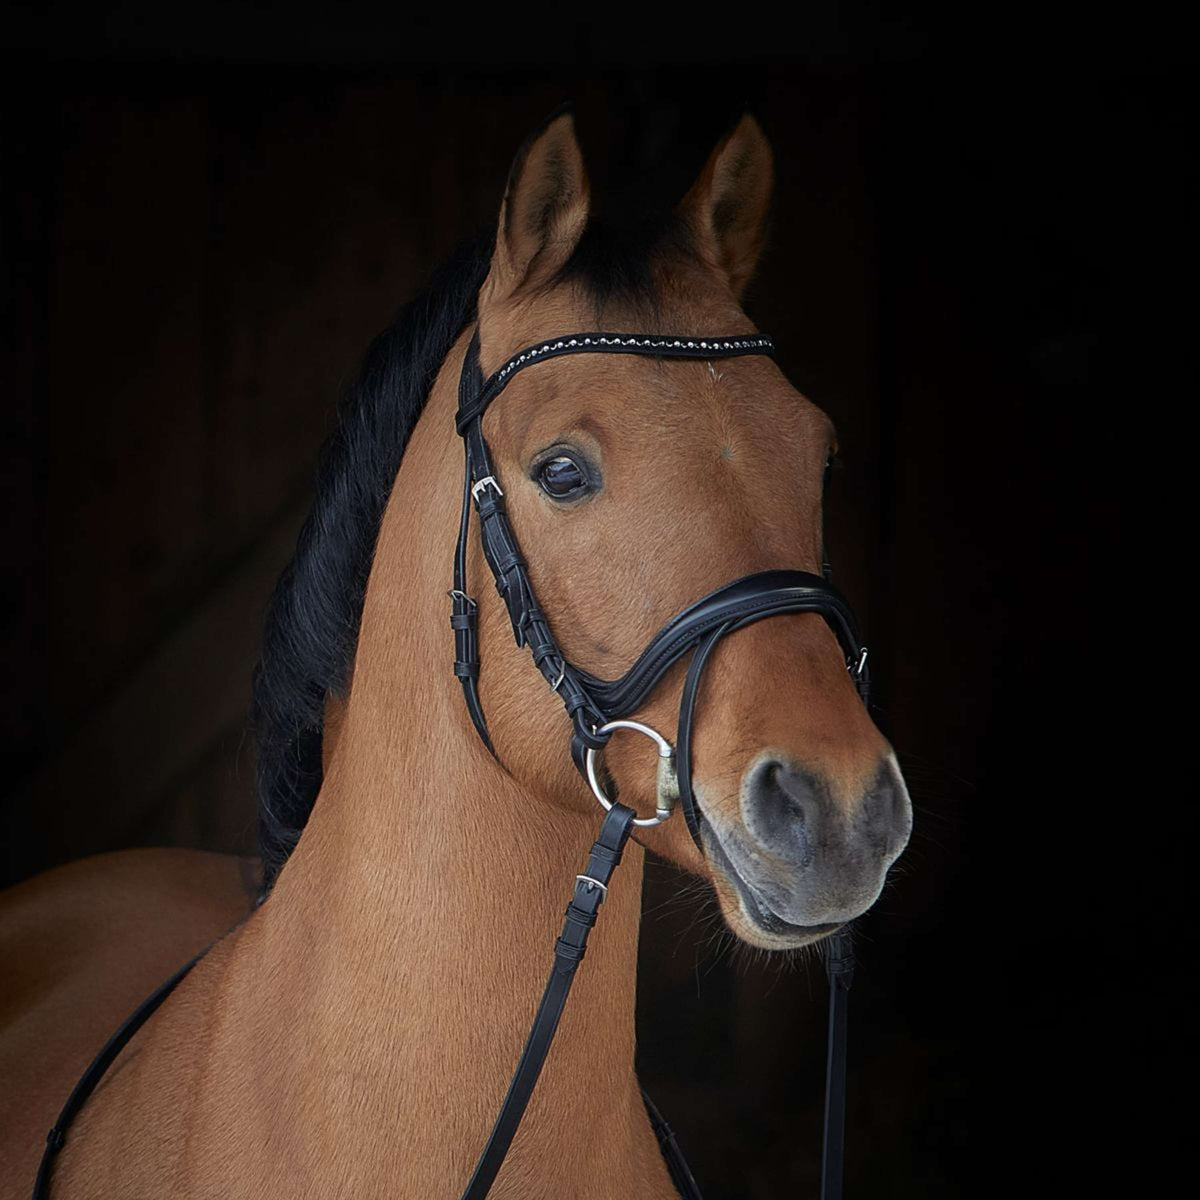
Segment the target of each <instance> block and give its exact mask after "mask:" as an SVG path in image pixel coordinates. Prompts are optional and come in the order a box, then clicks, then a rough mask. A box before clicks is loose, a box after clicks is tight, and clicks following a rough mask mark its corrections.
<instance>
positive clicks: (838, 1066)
mask: <svg viewBox="0 0 1200 1200" xmlns="http://www.w3.org/2000/svg"><path fill="white" fill-rule="evenodd" d="M774 350H775V346H774V343H773V342H772V341H771V339H770V338H769V337H766V336H764V335H763V334H758V333H752V334H737V335H734V336H730V337H675V336H673V335H663V334H629V333H603V332H600V333H573V334H565V335H563V336H562V337H558V338H551V339H550V340H549V341H545V342H540V343H538V344H537V345H536V346H529V347H527V348H526V349H524V350H521V351H519V352H518V353H517V354H515V355H513V357H512V358H510V359H509V360H508V361H507V362H505V363H504V365H503V366H501V367H500V368H499V369H498V370H496V371H495V372H493V373H492V374H491V375H490V376H489V377H488V378H487V379H484V377H483V372H482V369H481V368H480V364H479V330H478V327H477V328H476V330H475V332H474V335H473V336H472V338H471V340H470V343H469V344H468V346H467V350H466V354H465V356H464V358H463V365H462V372H461V374H460V376H459V384H458V415H457V419H456V426H457V428H458V432H459V434H460V435H461V437H462V439H463V447H464V452H465V456H466V468H465V471H464V478H463V499H462V515H461V518H460V521H459V531H458V544H457V546H456V548H455V554H454V589H453V591H451V593H450V596H451V601H452V608H451V617H450V624H451V627H452V628H453V630H454V636H455V650H456V656H455V663H454V673H455V675H457V676H458V678H459V680H460V682H461V683H462V687H463V695H464V698H465V700H466V704H467V711H468V712H469V713H470V715H471V721H472V723H473V724H474V726H475V728H476V730H477V731H478V733H479V736H480V737H481V738H482V739H483V742H484V745H486V746H487V748H488V749H489V750H490V751H491V752H492V753H493V754H495V748H494V747H493V745H492V740H491V737H490V735H489V733H488V728H487V721H486V719H485V717H484V712H483V705H482V703H481V702H480V698H479V640H478V634H477V628H476V624H477V617H478V605H477V603H476V601H475V600H474V599H473V598H472V597H471V596H470V595H469V593H468V590H467V539H468V533H469V528H470V519H471V508H472V506H474V508H475V511H476V513H477V515H478V519H479V528H480V538H481V541H482V544H483V554H484V558H485V559H486V560H487V564H488V566H489V567H490V569H491V572H492V575H493V577H494V578H495V581H496V590H497V591H498V592H499V593H500V596H501V597H502V599H503V600H504V603H505V607H506V608H507V609H508V617H509V620H510V622H511V623H512V629H513V635H514V637H515V638H516V641H517V645H518V646H528V647H529V650H530V653H531V654H532V655H533V661H534V663H535V664H536V666H537V668H538V670H539V671H540V672H541V673H542V676H543V677H544V678H545V680H546V682H547V683H548V684H549V685H550V687H551V689H552V690H553V691H554V692H555V693H556V694H557V695H558V697H559V699H560V700H562V702H563V706H564V707H565V708H566V711H567V716H568V717H569V718H570V721H571V752H572V757H573V759H574V761H575V764H576V766H577V767H578V768H579V770H580V771H581V772H582V773H583V774H584V777H585V778H586V779H587V780H588V782H589V784H590V786H591V787H592V790H593V791H594V792H595V794H596V796H597V798H598V799H599V800H600V802H601V803H602V804H604V805H605V807H606V808H607V809H608V815H607V816H606V817H605V819H604V823H603V825H602V826H601V830H600V836H599V838H598V839H597V841H596V843H595V845H594V846H593V847H592V852H591V856H590V858H589V861H588V866H587V870H586V871H585V872H584V874H582V875H580V876H578V877H577V878H576V886H575V893H574V896H573V897H572V899H571V902H570V904H568V906H567V914H566V923H565V925H564V927H563V933H562V935H561V936H560V937H559V939H558V941H557V942H556V943H555V963H554V968H553V970H552V971H551V974H550V980H549V982H548V983H547V985H546V991H545V993H544V994H543V997H542V1002H541V1005H540V1006H539V1008H538V1012H537V1016H536V1017H535V1018H534V1023H533V1027H532V1028H531V1030H530V1033H529V1038H528V1040H527V1042H526V1044H525V1049H524V1051H523V1052H522V1054H521V1059H520V1061H519V1062H518V1064H517V1069H516V1072H515V1074H514V1076H513V1080H512V1083H511V1084H510V1085H509V1090H508V1094H507V1095H506V1096H505V1099H504V1103H503V1105H502V1107H501V1110H500V1115H499V1117H498V1118H497V1120H496V1124H495V1126H494V1127H493V1129H492V1133H491V1136H490V1137H489V1139H488V1143H487V1146H486V1147H485V1149H484V1152H483V1154H482V1156H481V1157H480V1159H479V1162H478V1164H477V1165H476V1168H475V1172H474V1174H473V1176H472V1178H471V1181H470V1183H469V1184H468V1186H467V1189H466V1191H465V1192H463V1195H462V1200H483V1197H485V1196H486V1195H487V1193H488V1190H489V1188H490V1187H491V1184H492V1181H493V1180H494V1179H495V1177H496V1172H497V1171H498V1170H499V1169H500V1164H501V1163H502V1162H503V1161H504V1155H505V1153H506V1152H507V1150H508V1147H509V1145H510V1144H511V1142H512V1138H513V1136H514V1135H515V1133H516V1129H517V1126H518V1124H519V1123H520V1120H521V1116H522V1114H523V1113H524V1110H525V1106H526V1104H527V1103H528V1101H529V1097H530V1095H531V1094H532V1092H533V1086H534V1084H535V1083H536V1081H537V1077H538V1073H539V1072H540V1070H541V1067H542V1064H543V1063H544V1061H545V1057H546V1054H547V1052H548V1051H549V1048H550V1042H551V1040H552V1039H553V1037H554V1032H555V1029H556V1027H557V1024H558V1019H559V1016H560V1015H561V1013H562V1009H563V1005H564V1004H565V1002H566V997H567V993H568V992H569V990H570V986H571V980H572V978H573V976H574V973H575V969H576V968H577V967H578V965H579V962H580V960H581V959H582V957H583V953H584V950H585V949H586V945H587V936H588V933H589V931H590V929H591V927H592V925H593V924H594V923H595V920H596V912H597V910H598V909H599V906H600V903H601V901H602V900H603V898H604V893H605V892H606V890H607V886H608V880H609V876H610V875H611V873H612V871H613V869H614V868H615V867H616V864H617V862H619V861H620V854H621V851H622V849H623V848H624V845H625V843H626V841H627V840H628V838H629V836H630V834H631V832H632V830H633V826H634V825H635V824H637V825H654V824H658V823H660V822H661V821H664V820H666V819H667V818H668V817H669V816H670V815H671V811H672V808H673V800H674V798H675V796H676V795H677V796H678V798H679V801H680V804H681V807H682V808H683V812H684V817H685V819H686V820H687V826H688V830H689V832H690V833H691V835H692V838H693V839H694V840H695V842H696V845H697V846H698V847H699V848H700V852H701V853H702V854H703V853H705V846H704V841H703V825H704V818H703V815H702V814H701V812H700V809H699V807H698V805H697V803H696V798H695V793H694V791H693V787H692V769H691V768H692V764H691V745H692V728H693V724H694V720H695V711H696V697H697V695H698V693H699V690H700V680H701V677H702V675H703V672H704V667H705V665H706V664H707V662H708V660H709V657H710V655H711V654H712V651H713V649H714V647H715V646H716V644H717V642H719V641H720V640H721V638H723V637H725V636H726V635H727V634H730V633H733V632H734V631H736V630H738V629H742V628H744V627H745V626H747V625H751V624H753V623H754V622H755V621H760V620H762V619H763V618H764V617H771V616H777V615H779V614H782V613H796V612H813V613H819V614H820V615H821V616H822V617H824V618H825V620H826V621H827V622H828V624H829V626H830V628H832V630H833V632H834V634H835V635H836V636H837V639H838V642H839V644H840V645H841V647H842V651H843V653H844V654H845V655H846V667H847V669H848V670H849V671H850V673H851V675H852V676H853V678H854V682H855V686H856V687H857V689H858V693H859V696H860V697H861V698H862V701H863V703H864V704H865V703H866V702H867V696H868V688H869V677H868V674H867V652H866V649H865V647H864V646H863V645H862V643H861V642H860V641H859V637H858V631H857V627H856V624H855V620H854V614H853V611H852V610H851V608H850V605H849V604H848V603H847V602H846V599H845V597H844V596H842V594H841V592H839V591H838V590H837V588H835V587H834V586H833V584H832V583H831V582H830V579H829V575H830V570H829V565H828V561H827V560H825V561H824V562H823V564H822V566H823V575H824V577H823V578H822V577H821V576H817V575H813V574H810V573H809V572H807V571H792V570H774V571H760V572H758V573H756V574H753V575H746V576H744V577H743V578H741V579H736V580H734V581H733V582H732V583H727V584H725V585H724V586H723V587H720V588H717V590H716V591H714V592H710V593H709V594H708V595H707V596H705V597H703V598H702V599H700V600H697V601H696V602H695V603H694V604H692V605H690V606H689V607H688V608H685V609H684V610H683V611H682V612H681V613H679V614H678V615H677V616H675V617H674V618H672V620H670V621H669V622H667V624H666V625H664V626H663V628H662V629H660V630H659V631H658V633H656V634H655V635H654V637H653V638H651V640H650V643H649V644H648V645H647V646H646V648H645V649H644V650H643V651H642V653H641V654H640V655H639V656H638V658H637V660H636V661H635V662H634V664H633V666H631V667H630V668H629V670H628V671H626V672H625V674H624V675H622V676H621V678H620V679H615V680H611V681H609V680H604V679H598V678H597V677H596V676H594V675H591V674H589V673H588V672H587V671H584V670H582V669H581V668H579V667H577V666H575V665H574V664H572V663H571V662H570V661H569V660H568V658H567V657H566V655H565V654H564V653H563V652H562V650H561V649H560V648H559V646H558V643H557V641H556V640H555V638H554V634H553V632H552V631H551V629H550V625H549V623H548V621H547V619H546V614H545V613H544V612H543V610H542V608H541V607H540V605H539V604H538V601H537V596H536V594H535V592H534V589H533V583H532V581H531V579H530V577H529V571H528V566H527V564H526V562H525V559H524V558H523V557H522V555H521V550H520V547H519V545H518V542H517V539H516V536H515V534H514V533H513V529H512V525H511V524H510V522H509V520H508V514H507V512H506V509H505V503H504V491H503V488H502V487H501V484H500V481H499V479H498V478H497V475H496V468H495V465H494V464H493V462H492V456H491V453H490V452H489V450H488V444H487V439H486V438H485V437H484V436H483V416H484V413H486V411H487V409H488V406H489V405H490V404H491V403H492V402H493V401H494V400H495V399H496V397H497V396H499V395H500V393H501V392H502V391H503V390H504V388H505V387H506V386H507V384H508V383H509V382H510V381H511V379H512V378H513V376H515V375H516V374H517V373H518V372H520V371H523V370H525V369H526V368H527V367H530V366H533V365H534V364H535V363H539V362H545V361H546V360H547V359H551V358H559V357H561V356H563V355H567V354H637V355H643V356H647V357H652V358H660V359H661V358H687V359H701V360H711V359H714V358H733V357H737V356H741V355H749V354H767V355H770V354H773V353H774ZM689 652H690V653H691V654H692V661H691V664H690V666H689V668H688V672H687V676H686V678H685V680H684V685H683V693H682V698H681V702H680V709H679V724H678V728H677V731H676V740H677V747H676V748H675V749H674V750H672V748H671V747H670V744H669V743H668V742H666V740H665V739H664V738H663V737H662V736H661V735H660V734H657V733H656V732H655V731H653V730H651V729H649V728H648V727H646V726H643V725H641V724H640V723H638V722H633V721H629V720H627V719H626V718H628V717H629V716H630V715H631V714H632V713H633V712H635V711H636V710H637V709H638V708H639V707H640V706H641V705H642V704H643V703H644V701H645V700H646V698H647V696H649V694H650V692H651V691H652V690H653V689H654V687H655V686H656V685H657V684H658V682H659V681H660V680H661V679H662V677H663V676H664V675H665V674H666V672H667V670H668V669H669V668H670V667H671V666H673V665H674V664H675V663H676V662H678V661H679V660H680V659H681V658H682V657H683V656H684V655H685V654H688V653H689ZM619 728H634V729H638V730H640V731H641V732H643V733H646V734H648V735H650V736H652V737H654V739H655V740H656V741H657V742H658V743H659V746H660V771H659V787H658V797H659V798H658V810H657V813H656V816H655V817H654V818H646V819H641V820H639V819H637V818H636V816H635V814H634V812H633V811H632V810H631V809H629V808H627V807H626V806H624V805H622V804H616V803H612V802H611V801H609V800H608V798H607V796H606V795H605V793H604V791H603V788H602V786H601V785H600V783H599V781H598V779H597V776H596V771H595V759H596V754H597V753H598V752H599V751H601V750H603V748H604V746H605V745H606V744H607V742H608V740H609V739H610V738H611V736H612V734H613V733H614V732H615V731H616V730H617V729H619ZM664 766H665V770H664ZM664 776H665V777H666V778H665V781H664ZM596 871H600V872H601V874H599V875H596V874H594V873H593V872H596ZM825 961H826V968H827V970H828V973H829V980H830V1026H829V1055H828V1062H827V1071H826V1101H825V1135H824V1146H823V1156H822V1172H821V1173H822V1185H821V1194H822V1197H823V1200H837V1198H838V1197H840V1195H841V1190H842V1143H843V1130H844V1119H845V1118H844V1113H845V1051H846V1001H847V992H848V990H849V987H850V981H851V978H852V975H853V969H854V960H853V953H852V950H851V945H850V940H849V936H848V935H847V934H846V933H844V932H839V933H837V934H834V935H833V936H832V937H830V938H829V939H828V949H827V954H826V960H825ZM646 1105H647V1110H648V1111H649V1113H650V1118H651V1123H652V1124H653V1126H654V1129H655V1132H656V1134H657V1135H658V1138H659V1144H660V1146H661V1147H662V1150H663V1154H664V1156H665V1157H666V1160H667V1165H668V1168H669V1170H670V1173H671V1177H672V1180H673V1181H674V1183H675V1185H676V1187H677V1188H678V1189H679V1190H680V1193H681V1195H683V1196H684V1197H685V1200H699V1197H700V1191H699V1188H698V1187H697V1186H696V1182H695V1180H694V1179H693V1178H692V1175H691V1172H690V1171H689V1170H688V1168H687V1165H686V1163H685V1162H684V1161H683V1157H682V1155H681V1153H680V1151H679V1149H678V1146H677V1145H676V1143H675V1139H674V1135H673V1134H672V1133H671V1130H670V1128H669V1126H668V1125H667V1124H666V1122H665V1121H664V1120H663V1119H662V1117H661V1115H660V1114H659V1113H658V1111H657V1109H655V1108H654V1106H653V1104H652V1103H651V1102H650V1100H649V1097H646Z"/></svg>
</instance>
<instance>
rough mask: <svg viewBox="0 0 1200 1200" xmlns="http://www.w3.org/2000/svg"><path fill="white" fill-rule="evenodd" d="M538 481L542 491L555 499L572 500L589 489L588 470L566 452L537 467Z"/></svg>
mask: <svg viewBox="0 0 1200 1200" xmlns="http://www.w3.org/2000/svg"><path fill="white" fill-rule="evenodd" d="M537 481H538V484H539V485H540V487H541V489H542V491H544V492H545V493H546V495H547V496H549V497H551V499H553V500H570V499H573V498H574V497H576V496H580V495H582V494H583V493H584V492H585V491H587V490H588V477H587V474H586V472H585V471H584V469H583V468H582V467H581V466H580V465H579V464H578V463H577V462H576V461H575V460H574V459H573V458H568V457H567V456H566V455H565V454H560V455H558V456H556V457H555V458H551V459H548V460H547V461H546V462H544V463H542V465H541V466H540V467H538V469H537Z"/></svg>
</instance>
